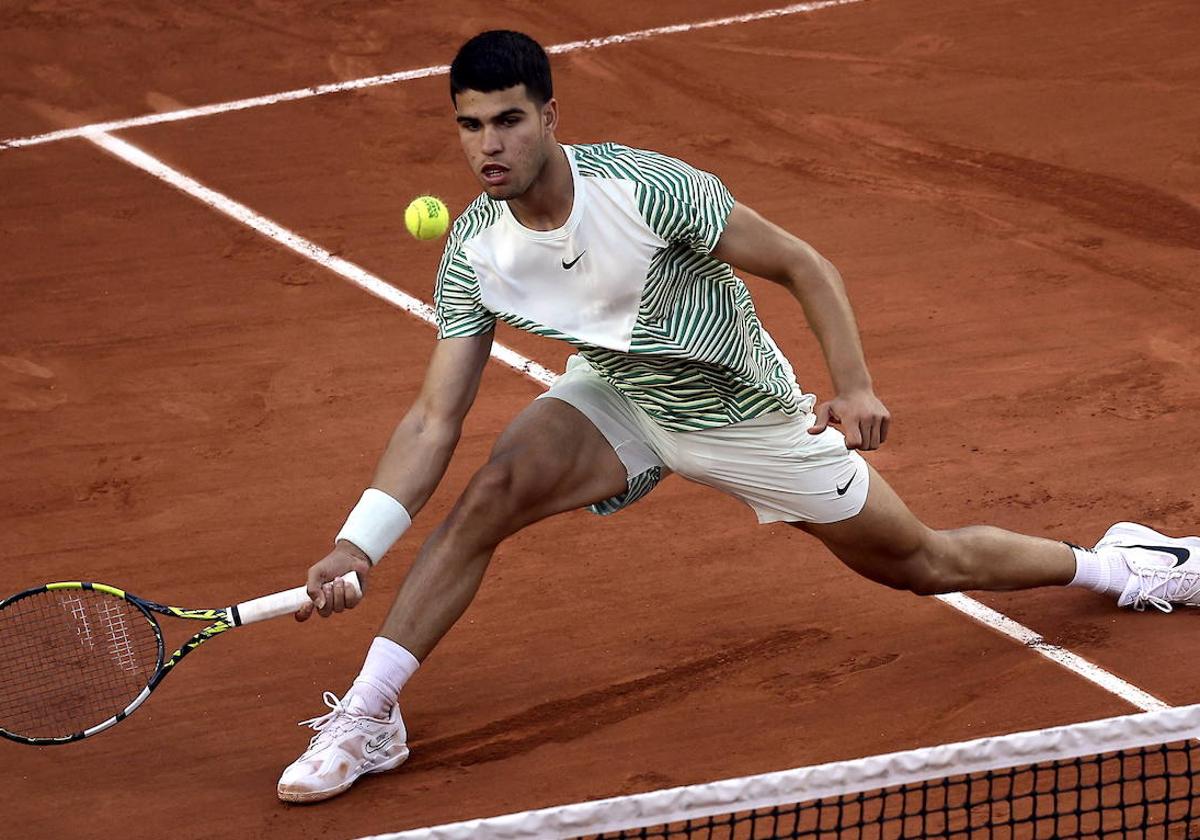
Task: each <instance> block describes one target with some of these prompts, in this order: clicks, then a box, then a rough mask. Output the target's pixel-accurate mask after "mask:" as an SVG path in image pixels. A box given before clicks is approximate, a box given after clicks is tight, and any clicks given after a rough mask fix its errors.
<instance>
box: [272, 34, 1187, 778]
mask: <svg viewBox="0 0 1200 840" xmlns="http://www.w3.org/2000/svg"><path fill="white" fill-rule="evenodd" d="M450 91H451V96H452V100H453V102H454V111H455V118H456V120H457V123H458V131H459V138H460V140H461V141H462V147H463V151H464V152H465V153H466V158H467V164H468V165H469V166H470V167H471V171H472V172H473V173H474V175H475V177H476V178H478V179H479V181H480V183H481V184H482V186H483V194H482V195H480V196H479V198H478V199H476V200H475V201H474V202H473V203H472V204H471V205H470V206H469V207H468V208H467V209H466V210H465V211H464V212H463V214H462V216H461V217H460V218H459V219H458V220H457V221H456V222H455V224H454V227H453V229H452V231H451V233H450V236H449V239H448V241H447V243H446V249H445V254H444V256H443V258H442V263H441V267H440V268H439V270H438V276H437V286H436V292H435V302H436V309H437V318H438V342H437V346H436V348H435V350H434V352H433V356H432V358H431V360H430V362H429V368H428V371H427V373H426V377H425V382H424V386H423V388H422V390H421V392H420V394H419V396H418V397H417V399H416V402H415V403H414V404H413V406H412V407H411V408H410V409H409V411H408V413H407V414H406V415H405V417H404V419H403V420H401V421H400V424H399V425H398V426H397V428H396V430H395V432H394V434H393V435H392V438H391V442H390V443H389V445H388V447H387V449H386V451H385V452H384V454H383V456H382V458H381V459H380V461H379V465H378V468H377V470H376V472H375V476H374V480H373V481H372V482H371V486H370V488H369V489H367V490H366V491H365V492H364V493H363V495H362V498H361V500H360V501H359V502H358V504H357V505H356V506H355V507H354V508H353V510H352V511H351V513H350V515H349V518H348V519H347V521H346V524H345V526H344V527H343V528H342V530H341V532H340V533H339V534H338V535H337V540H336V543H335V547H334V549H333V551H332V552H331V553H330V554H329V555H328V556H326V557H325V558H324V559H322V560H321V561H320V562H318V563H316V564H315V565H313V566H312V567H311V568H310V570H309V573H308V591H309V593H310V595H311V596H312V598H313V603H312V604H308V605H305V607H303V608H302V609H301V610H300V612H298V613H297V618H298V619H300V620H305V619H306V618H308V617H309V615H311V613H312V612H313V611H314V610H315V611H316V612H318V613H319V614H320V615H322V616H327V615H330V614H331V613H333V612H340V611H341V610H343V609H346V608H350V607H353V606H354V605H355V601H356V599H355V597H354V596H353V595H352V594H350V593H347V592H346V591H345V590H344V589H343V587H342V584H341V583H340V582H334V583H331V581H335V579H336V578H337V577H338V576H339V575H341V574H342V573H344V572H346V571H347V570H349V569H357V570H358V571H359V572H360V573H361V574H363V575H364V576H366V575H367V574H368V571H369V569H370V568H371V566H373V565H374V564H375V563H377V562H379V559H380V558H381V557H382V556H383V555H384V553H385V552H386V551H387V550H388V549H389V548H390V547H391V546H392V544H393V543H394V542H395V541H396V540H397V539H398V538H399V537H400V535H401V534H403V533H404V531H405V529H406V528H407V527H408V526H409V524H410V522H411V517H412V516H414V515H416V514H417V513H418V512H419V511H420V510H421V508H422V506H424V504H425V503H426V501H427V500H428V499H429V497H430V495H431V494H432V493H433V491H434V489H435V488H436V487H437V485H438V482H439V481H440V480H441V478H442V476H443V474H444V473H445V471H446V467H447V464H448V463H449V461H450V458H451V455H452V454H453V452H454V449H455V445H456V444H457V442H458V439H459V435H460V432H461V429H462V423H463V418H464V417H465V416H466V414H467V410H468V409H469V408H470V407H471V404H472V403H473V402H474V400H475V397H476V393H477V391H478V388H479V381H480V376H481V374H482V372H483V368H484V364H485V363H486V362H487V359H488V353H489V349H490V347H491V344H492V337H493V332H494V328H495V323H496V321H497V319H499V320H501V321H504V322H506V323H508V324H510V325H512V326H514V327H517V328H519V329H523V330H527V331H529V332H532V333H536V334H537V335H542V336H550V337H552V338H557V339H560V340H562V341H566V342H568V343H570V344H571V345H573V346H574V347H575V348H576V349H577V351H578V353H577V355H575V356H573V357H571V359H570V361H569V363H568V365H567V371H566V373H565V374H564V375H563V376H562V377H561V378H560V379H559V380H558V381H557V382H556V383H555V384H554V385H553V386H552V387H551V388H550V390H548V391H547V392H545V393H544V394H542V395H541V396H540V397H538V398H537V399H535V400H534V401H533V403H532V404H531V405H529V406H528V407H527V408H526V409H525V410H524V411H523V412H522V413H521V414H520V415H519V416H518V417H517V418H516V419H515V420H514V421H513V422H512V423H511V425H509V427H508V428H507V429H506V430H505V431H504V432H503V433H502V434H501V435H500V437H499V439H498V440H497V442H496V444H495V448H494V449H493V451H492V454H491V457H490V459H489V460H488V462H487V463H486V464H485V465H484V466H483V467H482V468H481V469H480V470H479V471H478V472H477V473H476V474H475V475H474V477H473V478H472V479H471V481H470V483H469V485H468V486H467V488H466V490H465V491H464V492H463V494H462V496H461V497H460V498H459V499H458V502H457V503H456V505H455V506H454V508H453V510H452V511H451V512H450V515H449V516H448V517H447V518H446V521H445V522H443V523H442V524H441V526H440V527H439V528H438V529H437V530H436V531H434V533H433V534H432V536H430V538H429V539H428V540H427V541H426V542H425V544H424V545H423V546H422V547H421V550H420V552H419V553H418V554H417V557H416V560H415V561H414V563H413V565H412V568H411V569H410V570H409V572H408V575H407V577H406V578H405V580H404V583H403V585H402V586H401V588H400V591H399V594H398V595H397V596H396V600H395V603H394V604H393V606H392V609H391V612H390V613H389V615H388V617H387V620H386V621H385V622H384V625H383V628H382V629H381V630H380V632H379V635H378V637H377V638H375V640H374V641H373V643H372V644H371V647H370V650H369V651H368V653H367V656H366V661H365V663H364V665H363V667H362V671H361V672H360V673H359V675H358V677H357V678H356V679H355V680H354V682H353V685H352V686H351V687H350V689H349V691H348V692H347V694H346V695H345V696H344V697H342V698H338V697H337V696H335V695H333V694H332V693H329V692H327V693H326V695H325V702H326V704H327V705H328V706H329V708H330V711H329V713H328V714H325V715H322V716H321V717H318V718H314V719H313V720H311V721H306V723H307V724H308V725H310V726H311V727H312V728H313V729H314V730H316V733H317V734H316V735H315V736H314V737H313V738H312V740H311V743H310V745H309V748H308V749H307V750H306V751H305V752H304V754H303V755H301V756H300V758H298V759H297V760H296V761H295V762H294V763H293V764H291V765H290V766H289V767H288V768H287V769H286V770H285V771H284V773H283V776H282V778H281V779H280V780H279V786H278V793H279V797H280V798H281V799H283V800H286V801H290V802H306V801H316V800H320V799H325V798H328V797H331V796H334V795H336V794H338V793H341V792H342V791H344V790H346V789H347V788H349V787H350V785H351V784H353V782H354V781H355V779H357V778H358V777H359V776H361V775H362V774H363V773H372V772H380V771H384V770H389V769H391V768H393V767H396V766H397V765H399V764H400V763H401V762H403V761H404V760H405V758H407V756H408V748H407V746H406V740H407V737H406V732H405V728H404V724H403V722H402V720H401V717H400V712H399V709H398V705H397V697H398V695H399V693H400V690H401V689H402V688H403V687H404V684H405V683H406V682H407V681H408V680H409V678H410V677H412V675H413V672H415V671H416V670H417V667H418V665H419V664H420V662H421V661H422V660H424V659H425V658H426V657H427V656H428V655H429V653H430V652H431V651H432V650H433V649H434V646H435V645H436V644H437V643H438V641H439V640H440V639H441V638H442V637H443V636H444V635H445V634H446V632H447V631H449V630H450V628H451V626H453V624H454V623H455V621H457V620H458V618H459V617H460V616H461V615H462V614H463V612H464V611H465V610H466V609H467V606H468V605H469V604H470V603H471V600H472V599H473V598H474V596H475V592H476V590H477V589H478V587H479V584H480V581H481V580H482V578H483V575H484V572H485V571H486V569H487V567H488V562H489V560H490V559H491V557H492V553H493V551H494V550H495V549H496V547H497V545H499V543H500V542H501V541H503V540H504V539H505V538H506V537H509V536H511V535H512V534H514V533H516V532H517V531H519V530H520V529H522V528H524V527H525V526H527V525H529V524H531V523H533V522H536V521H538V520H540V519H543V518H545V517H548V516H552V515H553V514H556V513H561V512H563V511H569V510H574V509H576V508H581V507H588V508H590V509H591V510H592V511H594V512H596V513H598V514H601V515H608V514H612V513H615V512H617V511H619V510H621V509H622V508H624V507H627V506H628V505H631V504H633V503H634V502H636V501H637V500H638V499H640V498H642V497H643V496H645V495H646V494H647V493H649V492H650V491H651V490H652V489H653V488H654V486H655V485H656V484H657V483H658V482H659V481H661V480H662V479H663V477H665V476H666V475H667V474H668V473H671V472H675V473H678V474H679V475H681V476H683V477H684V478H687V479H690V480H692V481H695V482H698V483H701V484H706V485H709V486H711V487H713V488H715V489H717V490H720V491H722V492H724V493H728V494H730V495H731V496H734V497H735V498H738V499H741V500H742V501H743V502H745V503H746V504H747V505H748V506H749V507H750V508H751V509H752V510H753V511H754V513H755V514H756V515H757V516H758V520H759V522H763V523H767V522H786V523H789V524H791V525H793V526H795V527H798V528H801V529H803V530H805V531H807V532H808V533H810V534H812V535H813V536H815V537H816V538H817V539H819V540H820V541H821V542H823V543H824V544H825V545H826V546H827V547H828V548H829V549H830V551H832V552H833V553H834V554H835V555H837V556H838V557H839V558H841V560H842V561H843V562H845V563H846V565H848V566H849V567H850V568H851V569H853V570H854V571H856V572H858V573H859V574H862V575H865V576H866V577H868V578H871V579H872V580H875V581H878V582H880V583H883V584H885V585H887V586H890V587H893V588H896V589H905V590H909V591H912V592H915V593H918V594H933V593H939V592H956V591H959V590H966V589H975V590H978V589H983V590H1006V589H1025V588H1030V587H1035V586H1081V587H1085V588H1088V589H1092V590H1094V591H1096V592H1099V593H1102V594H1106V595H1109V596H1112V597H1114V598H1116V600H1117V603H1118V605H1120V606H1129V607H1133V608H1134V609H1139V610H1140V609H1144V608H1145V607H1146V606H1153V607H1156V608H1158V609H1160V610H1162V611H1164V612H1169V611H1170V610H1171V608H1172V605H1173V604H1178V603H1183V604H1188V605H1190V606H1200V539H1196V538H1190V539H1174V538H1170V537H1167V536H1164V535H1162V534H1159V533H1156V532H1154V531H1152V530H1151V529H1149V528H1146V527H1143V526H1139V525H1134V524H1131V523H1120V524H1117V525H1114V526H1113V527H1112V528H1111V529H1110V530H1109V531H1108V533H1107V534H1105V536H1104V537H1103V539H1101V540H1100V542H1099V544H1098V545H1097V546H1096V547H1095V549H1093V550H1086V549H1083V548H1080V547H1078V546H1074V545H1071V544H1065V543H1061V542H1055V541H1053V540H1048V539H1039V538H1037V537H1029V536H1022V535H1020V534H1014V533H1010V532H1007V531H1002V530H1000V529H998V528H992V527H986V526H975V527H969V528H962V529H959V530H953V531H935V530H932V529H930V528H928V527H926V526H925V525H923V524H922V523H921V522H920V521H919V520H918V519H917V518H916V517H915V516H914V515H913V514H912V513H911V512H910V511H909V509H908V508H907V507H906V506H905V505H904V503H903V502H902V501H901V500H900V499H899V498H898V497H897V496H896V494H895V493H894V492H893V491H892V489H891V487H889V486H888V484H887V482H885V481H884V480H883V478H881V477H880V476H879V474H878V473H877V472H876V471H875V470H874V469H873V468H872V467H871V466H870V465H869V464H868V463H867V462H866V461H865V460H864V459H863V458H862V456H861V455H860V454H859V452H860V451H867V450H873V449H876V448H878V447H879V446H880V445H881V444H882V443H883V442H884V441H885V440H886V439H887V435H888V424H889V422H890V417H889V415H888V411H887V409H886V408H885V407H884V405H883V403H882V402H880V400H879V399H878V398H877V397H876V395H875V393H874V391H873V389H872V383H871V377H870V375H869V373H868V371H867V366H866V363H865V361H864V358H863V351H862V347H861V344H860V341H859V335H858V330H857V327H856V325H855V320H854V316H853V314H852V312H851V308H850V303H849V302H848V300H847V297H846V291H845V289H844V288H843V286H842V280H841V277H840V275H839V274H838V271H837V269H835V268H834V267H833V265H831V264H830V263H829V261H828V260H826V259H824V258H823V257H822V256H821V255H820V254H818V253H817V252H816V251H815V250H814V249H813V248H812V247H811V246H810V245H808V244H807V243H805V242H803V241H801V240H800V239H798V238H796V237H795V236H793V235H791V234H790V233H788V232H787V231H785V230H782V229H781V228H779V227H777V226H775V225H774V224H772V223H771V222H769V221H767V220H766V219H764V218H762V217H761V216H759V215H758V214H757V213H755V212H754V211H753V210H751V209H750V208H749V207H746V206H745V205H743V204H740V203H737V202H736V201H735V200H734V198H733V197H732V196H731V195H730V193H729V191H728V190H727V189H726V188H725V186H724V184H722V183H721V181H720V180H719V179H718V178H717V177H716V176H714V175H711V174H709V173H707V172H702V171H700V170H697V169H694V168H693V167H691V166H689V165H687V164H686V163H683V162H682V161H679V160H675V159H673V158H670V157H666V156H663V155H661V154H656V153H654V152H648V151H642V150H638V149H632V148H628V147H626V146H621V145H617V144H615V143H603V144H598V145H576V146H567V145H562V144H560V143H559V142H558V140H557V139H556V136H555V134H556V131H557V129H558V120H559V110H558V102H557V101H556V100H555V99H554V92H553V89H552V86H551V76H550V64H549V61H548V59H547V56H546V53H545V52H544V51H543V49H542V48H541V47H540V46H539V45H538V44H537V43H536V42H535V41H533V40H532V39H530V38H529V37H527V36H525V35H522V34H519V33H516V32H507V31H493V32H485V33H483V34H481V35H478V36H476V37H475V38H472V39H471V40H470V41H468V42H467V43H466V44H464V45H463V47H462V48H461V49H460V50H459V52H458V55H457V56H456V57H455V59H454V63H453V64H452V66H451V69H450ZM735 270H740V271H743V272H748V273H750V274H756V275H758V276H759V277H763V278H766V279H767V280H770V281H773V282H775V283H778V284H780V285H782V286H784V287H785V288H786V289H787V290H788V291H789V292H791V293H792V295H793V296H794V297H795V298H796V300H797V301H798V302H799V304H800V306H801V307H802V308H803V310H804V314H805V316H806V318H807V320H808V323H809V324H810V325H811V327H812V329H813V332H814V333H815V334H816V336H817V338H818V339H819V341H820V344H821V348H822V350H823V353H824V356H825V362H826V364H827V366H828V368H829V373H830V375H831V378H832V383H833V387H834V391H835V394H834V396H833V398H832V399H831V400H829V401H827V402H822V403H818V402H817V400H816V398H815V397H814V396H812V395H811V394H807V393H804V392H803V391H802V390H801V389H800V387H799V386H798V385H797V384H796V379H795V376H794V375H793V372H792V368H791V366H790V365H789V363H788V361H787V359H785V358H784V357H783V355H782V354H781V353H780V352H779V349H778V348H777V347H776V346H775V343H774V342H773V341H772V340H771V336H770V335H768V334H767V331H766V330H765V329H764V328H763V326H762V324H761V323H760V322H759V319H758V317H757V315H756V314H755V310H754V305H753V303H752V302H751V299H750V294H749V292H748V291H747V289H746V286H745V285H744V284H743V282H742V281H741V280H740V279H739V278H738V277H737V275H736V274H735ZM835 424H836V425H837V426H840V428H841V430H840V431H839V430H838V429H835V428H833V425H835Z"/></svg>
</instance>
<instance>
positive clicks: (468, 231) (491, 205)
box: [448, 193, 504, 246]
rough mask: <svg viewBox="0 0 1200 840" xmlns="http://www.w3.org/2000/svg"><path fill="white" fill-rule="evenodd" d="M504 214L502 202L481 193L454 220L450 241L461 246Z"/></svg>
mask: <svg viewBox="0 0 1200 840" xmlns="http://www.w3.org/2000/svg"><path fill="white" fill-rule="evenodd" d="M503 214H504V208H503V207H501V205H500V202H498V201H495V200H493V199H491V198H489V197H488V195H487V193H480V194H479V196H478V197H477V198H476V199H475V200H474V201H472V202H471V203H470V204H468V205H467V206H466V209H464V210H463V211H462V212H461V213H459V215H458V218H457V219H455V220H454V224H453V225H452V226H451V227H450V242H451V243H453V244H454V245H456V246H461V245H462V244H463V243H465V242H467V241H468V240H470V239H474V238H475V237H476V236H478V235H479V234H481V233H483V232H484V231H485V230H487V229H488V228H490V227H491V226H492V225H494V224H495V223H496V222H498V221H499V220H500V217H501V216H502V215H503ZM448 244H449V243H448Z"/></svg>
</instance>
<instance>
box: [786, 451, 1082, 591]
mask: <svg viewBox="0 0 1200 840" xmlns="http://www.w3.org/2000/svg"><path fill="white" fill-rule="evenodd" d="M795 524H796V525H797V527H800V528H803V529H804V530H806V531H808V532H809V533H810V534H812V535H814V536H815V537H817V538H818V539H820V540H821V541H822V542H823V543H825V545H826V546H827V547H828V548H829V550H830V551H832V552H833V553H834V554H835V555H837V557H838V558H839V559H841V560H842V562H844V563H845V564H846V565H847V566H849V567H850V568H852V569H854V570H855V571H856V572H858V573H859V574H861V575H864V576H866V577H868V578H871V579H872V580H875V581H878V582H880V583H883V584H886V585H887V586H891V587H893V588H896V589H907V590H910V591H912V592H916V593H918V594H922V595H930V594H936V593H940V592H958V591H961V590H965V589H990V590H1004V589H1029V588H1032V587H1035V586H1055V585H1059V586H1063V585H1066V584H1068V583H1070V582H1071V580H1072V578H1073V577H1074V575H1075V557H1074V554H1073V553H1072V550H1071V548H1070V547H1069V546H1067V545H1065V544H1063V543H1061V542H1055V541H1053V540H1047V539H1041V538H1038V537H1028V536H1025V535H1023V534H1015V533H1013V532H1011V531H1005V530H1002V529H1000V528H993V527H990V526H984V525H976V526H971V527H967V528H958V529H955V530H949V531H936V530H933V529H932V528H929V527H927V526H926V525H924V524H923V523H922V522H921V521H920V520H919V519H917V517H916V516H914V515H913V513H912V512H911V511H910V510H909V509H908V507H907V506H906V505H905V504H904V502H903V501H901V499H900V497H899V496H897V495H896V493H895V491H893V490H892V488H891V487H890V486H888V483H887V482H886V481H884V480H883V478H882V477H881V476H880V475H879V473H877V472H875V470H874V469H871V477H870V491H869V493H868V495H867V502H866V505H865V506H864V507H863V509H862V511H861V512H860V513H859V514H858V515H857V516H854V517H851V518H850V519H846V520H843V521H842V522H835V523H832V524H815V523H795Z"/></svg>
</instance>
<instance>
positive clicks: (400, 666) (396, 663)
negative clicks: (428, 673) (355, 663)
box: [345, 636, 421, 718]
mask: <svg viewBox="0 0 1200 840" xmlns="http://www.w3.org/2000/svg"><path fill="white" fill-rule="evenodd" d="M420 664H421V663H420V662H419V661H417V658H416V657H415V656H413V655H412V654H411V653H409V652H408V651H407V650H405V649H404V648H403V647H401V646H400V645H398V644H396V643H395V642H393V641H392V640H391V639H385V638H384V637H383V636H376V637H375V641H373V642H371V649H370V650H368V651H367V658H366V661H365V662H363V666H362V670H361V671H359V672H358V676H357V677H355V678H354V684H353V685H351V686H350V691H348V692H347V693H346V698H345V703H346V707H347V708H348V709H349V710H350V711H351V712H353V713H354V714H356V715H367V716H368V717H376V718H384V717H387V716H388V713H389V712H390V711H391V708H392V706H393V705H395V703H396V696H397V695H398V694H399V693H400V689H402V688H404V684H405V683H406V682H408V679H409V677H411V676H412V675H413V673H414V672H415V671H416V670H417V667H418V666H420Z"/></svg>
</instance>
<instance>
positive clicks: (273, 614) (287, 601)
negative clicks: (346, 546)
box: [233, 572, 362, 625]
mask: <svg viewBox="0 0 1200 840" xmlns="http://www.w3.org/2000/svg"><path fill="white" fill-rule="evenodd" d="M341 579H342V580H344V581H345V582H346V587H347V588H348V589H350V590H352V591H353V592H354V593H355V594H356V595H358V596H359V597H360V598H361V597H362V584H361V583H360V582H359V580H358V572H346V574H344V575H342V577H341ZM310 601H312V599H311V598H309V597H308V590H307V589H305V588H304V587H303V586H297V587H296V588H295V589H285V590H284V591H283V592H276V593H275V594H274V595H264V596H263V597H261V598H255V599H253V600H252V601H245V602H244V603H241V604H238V605H237V606H236V607H234V608H233V610H234V614H235V615H236V616H237V617H238V619H239V621H238V622H237V623H238V624H239V625H240V624H253V623H254V622H256V621H265V620H267V619H268V618H279V617H281V616H285V615H291V614H292V613H294V612H295V611H296V610H298V609H300V607H301V606H303V605H304V604H307V603H309V602H310Z"/></svg>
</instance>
